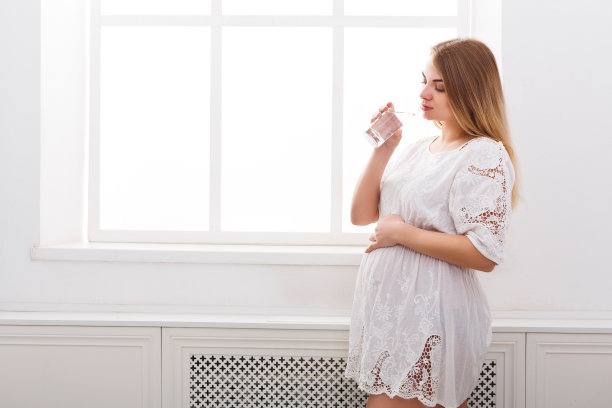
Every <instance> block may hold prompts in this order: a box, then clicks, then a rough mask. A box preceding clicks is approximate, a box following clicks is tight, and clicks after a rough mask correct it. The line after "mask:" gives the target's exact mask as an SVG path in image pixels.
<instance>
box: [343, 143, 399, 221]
mask: <svg viewBox="0 0 612 408" xmlns="http://www.w3.org/2000/svg"><path fill="white" fill-rule="evenodd" d="M393 151H394V149H389V148H387V147H386V146H385V144H383V145H381V146H380V147H378V148H376V149H374V150H373V151H372V155H371V156H370V160H369V161H368V164H367V165H366V168H365V170H364V171H363V173H361V176H360V177H359V180H358V181H357V186H356V187H355V191H354V192H353V200H352V204H351V222H352V223H353V224H354V225H368V224H371V223H373V222H376V221H377V220H378V202H379V200H380V179H381V177H382V175H383V172H384V171H385V167H387V163H388V162H389V159H390V158H391V155H392V154H393Z"/></svg>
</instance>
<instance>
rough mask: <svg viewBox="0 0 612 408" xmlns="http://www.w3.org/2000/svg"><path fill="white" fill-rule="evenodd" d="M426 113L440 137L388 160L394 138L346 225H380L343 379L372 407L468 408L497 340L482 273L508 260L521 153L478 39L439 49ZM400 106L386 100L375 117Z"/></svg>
mask: <svg viewBox="0 0 612 408" xmlns="http://www.w3.org/2000/svg"><path fill="white" fill-rule="evenodd" d="M422 74H423V77H422V83H423V88H422V91H421V93H420V98H421V102H422V109H423V111H422V114H423V117H424V118H425V119H427V120H431V121H433V122H434V124H435V125H436V127H437V128H439V129H441V132H440V134H439V135H432V136H426V137H422V138H420V139H418V140H417V141H416V142H414V143H411V144H409V145H407V146H405V147H404V148H403V149H402V150H401V152H398V155H396V156H394V157H393V160H390V159H391V156H392V154H393V152H394V151H395V149H396V148H397V146H398V144H399V142H400V140H401V138H402V131H401V129H400V130H398V131H397V132H395V133H394V134H393V136H391V138H390V139H388V140H387V141H386V142H385V143H384V144H382V145H380V146H379V147H377V148H375V149H374V151H373V152H372V155H371V157H370V159H369V162H368V163H367V165H366V168H365V170H364V171H363V173H362V174H361V177H360V178H359V180H358V182H357V186H356V188H355V191H354V195H353V200H352V207H351V222H352V223H353V224H355V225H368V224H371V223H373V222H377V225H376V227H375V232H374V234H373V235H372V236H371V237H370V241H372V243H371V245H370V246H369V247H368V248H367V249H366V251H365V252H366V253H365V254H364V256H363V258H362V261H361V265H360V268H359V274H358V278H357V283H356V287H355V295H354V301H353V311H352V318H351V328H350V342H349V357H348V361H347V366H346V371H345V376H346V377H347V378H352V379H353V380H355V381H356V382H357V384H358V386H359V388H360V389H362V390H363V391H365V392H367V393H368V394H370V395H369V398H368V402H367V405H366V407H367V408H391V407H397V408H399V407H405V408H408V407H423V406H427V407H444V408H456V407H467V400H468V398H469V396H470V394H471V392H472V391H473V389H474V388H475V387H476V385H477V380H478V378H479V374H480V371H481V368H482V364H483V363H484V357H485V354H486V352H487V349H488V348H489V346H490V343H491V334H492V332H491V316H490V310H489V305H488V302H487V298H486V296H485V293H484V292H483V290H482V288H481V286H480V284H479V282H478V280H477V276H476V275H477V273H478V272H477V271H483V272H491V271H492V270H493V269H494V268H495V266H496V265H499V264H500V263H501V262H502V260H503V257H504V243H505V237H506V232H507V229H508V226H509V221H510V215H511V211H512V209H513V205H512V204H513V203H515V202H516V201H517V198H518V190H517V184H516V183H515V181H516V180H515V165H516V163H515V160H516V158H515V154H514V150H513V148H512V143H511V140H510V136H509V131H508V124H507V121H506V113H505V103H504V96H503V92H502V86H501V81H500V77H499V72H498V69H497V65H496V62H495V57H494V56H493V54H492V52H491V51H490V49H489V48H488V47H487V46H486V45H485V44H484V43H482V42H480V41H477V40H474V39H453V40H449V41H444V42H442V43H440V44H437V45H435V46H434V47H432V49H431V55H430V57H429V59H428V60H427V61H426V63H425V65H424V69H423V73H422ZM387 109H393V104H392V103H391V102H389V103H388V104H387V105H386V106H384V107H382V108H380V109H379V112H378V113H377V114H376V115H375V116H374V117H373V118H372V121H374V120H375V119H376V118H377V117H378V116H379V115H380V114H381V113H382V112H384V111H385V110H387Z"/></svg>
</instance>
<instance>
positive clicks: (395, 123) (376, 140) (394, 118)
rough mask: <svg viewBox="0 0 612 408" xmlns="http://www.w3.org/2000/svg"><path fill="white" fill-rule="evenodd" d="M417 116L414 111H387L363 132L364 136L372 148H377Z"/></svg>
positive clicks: (416, 112)
mask: <svg viewBox="0 0 612 408" xmlns="http://www.w3.org/2000/svg"><path fill="white" fill-rule="evenodd" d="M417 114H418V111H416V110H415V111H414V112H406V111H403V112H397V111H395V110H393V109H388V110H386V111H384V112H383V113H382V115H380V117H379V118H378V119H376V120H375V121H374V122H373V123H372V124H371V125H370V127H369V128H368V130H366V131H365V132H364V136H365V137H366V139H367V140H368V142H370V144H372V146H374V147H378V146H380V145H381V144H383V143H385V142H386V141H387V139H389V138H390V137H391V136H392V135H393V133H395V132H396V131H397V130H398V129H399V128H401V127H402V126H404V124H406V122H407V121H409V120H410V119H411V118H414V117H415V116H416V115H417Z"/></svg>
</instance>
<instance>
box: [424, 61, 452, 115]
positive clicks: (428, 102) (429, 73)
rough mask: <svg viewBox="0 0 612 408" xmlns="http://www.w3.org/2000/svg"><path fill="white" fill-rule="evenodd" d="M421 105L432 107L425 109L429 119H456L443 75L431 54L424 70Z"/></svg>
mask: <svg viewBox="0 0 612 408" xmlns="http://www.w3.org/2000/svg"><path fill="white" fill-rule="evenodd" d="M419 96H420V97H421V105H424V106H428V107H430V108H432V109H429V110H423V111H422V112H423V117H424V118H425V119H427V120H437V121H440V122H448V121H454V119H455V117H454V115H453V113H452V112H451V110H450V106H449V104H448V99H447V97H446V92H445V90H444V82H442V75H440V73H439V72H438V70H437V69H436V67H435V66H434V65H433V57H432V56H430V57H429V59H428V60H427V62H426V63H425V68H424V70H423V90H422V91H421V93H420V95H419Z"/></svg>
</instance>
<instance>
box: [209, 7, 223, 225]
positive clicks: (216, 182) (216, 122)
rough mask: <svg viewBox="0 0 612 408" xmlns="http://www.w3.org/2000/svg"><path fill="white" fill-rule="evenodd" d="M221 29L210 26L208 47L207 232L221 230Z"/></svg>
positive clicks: (218, 10) (217, 14)
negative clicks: (208, 187) (208, 165)
mask: <svg viewBox="0 0 612 408" xmlns="http://www.w3.org/2000/svg"><path fill="white" fill-rule="evenodd" d="M211 14H212V16H211V17H212V19H213V21H215V20H216V19H218V18H219V17H220V16H221V0H213V1H212V10H211ZM221 35H222V27H221V26H220V25H219V24H212V26H211V35H210V43H211V44H210V45H211V58H210V64H211V66H210V190H209V200H210V213H209V216H210V219H209V230H210V231H211V232H219V231H220V230H221V153H222V152H221V146H222V144H221V131H222V129H221V91H222V90H221V75H222V72H221V70H222V67H221V53H222V52H223V50H222V49H221V43H222V38H221Z"/></svg>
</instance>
